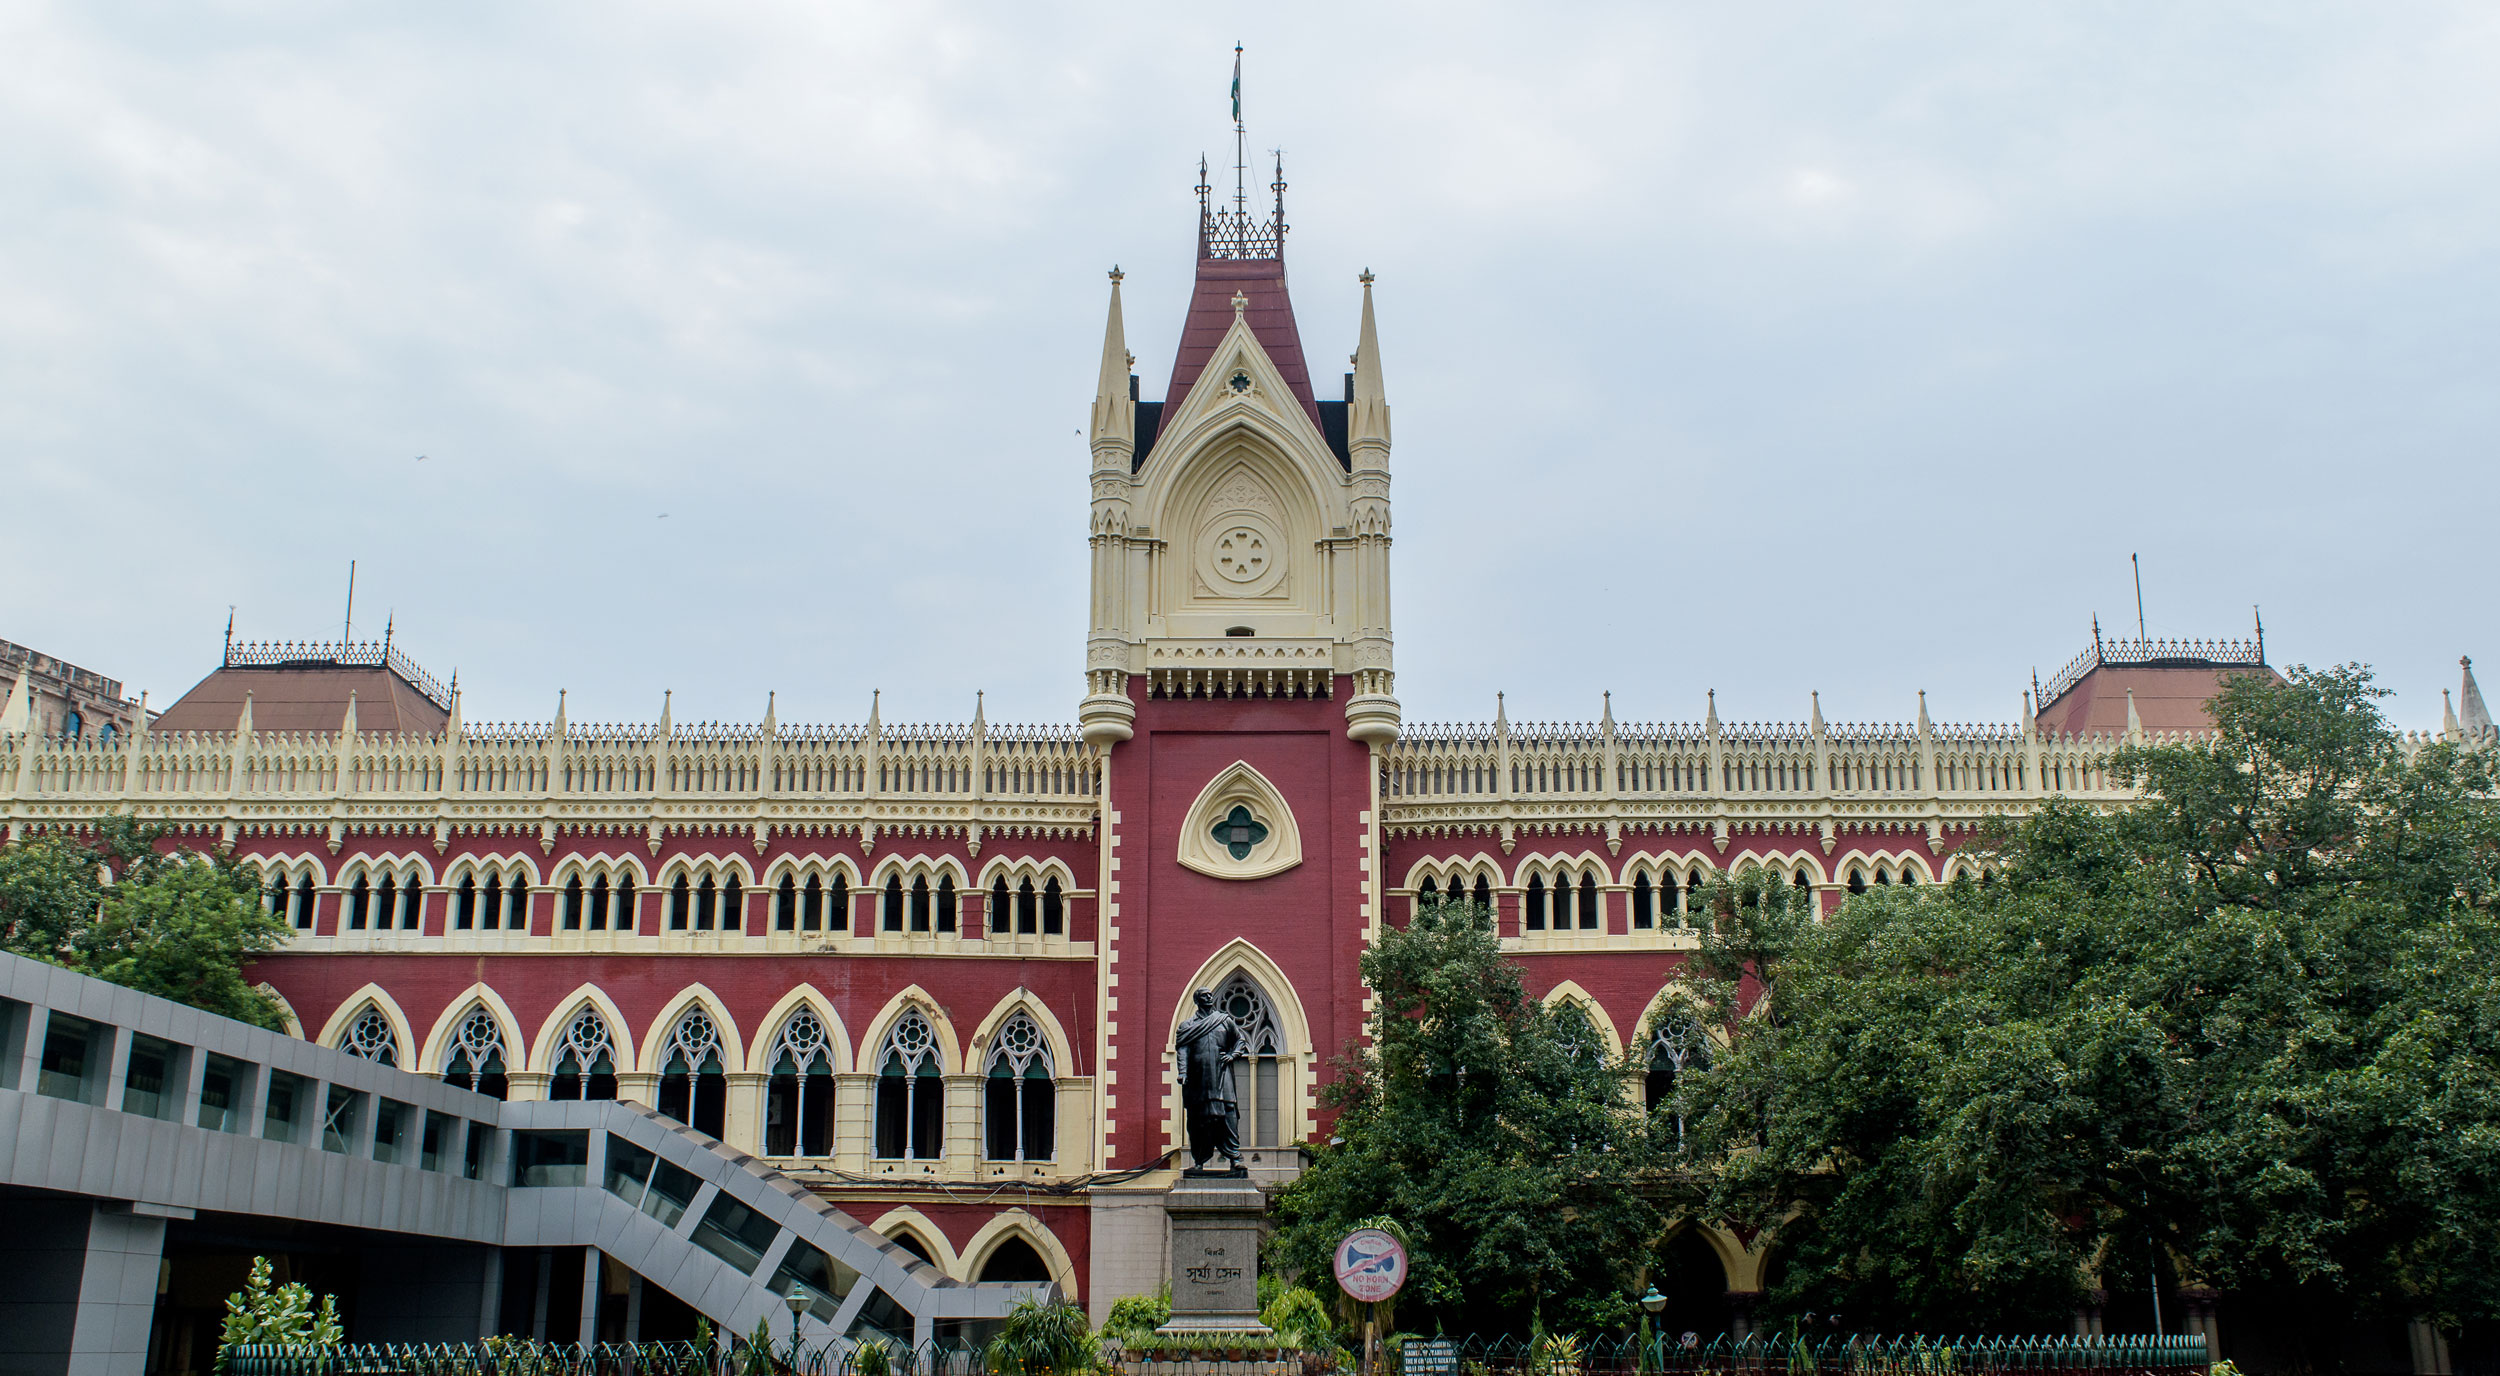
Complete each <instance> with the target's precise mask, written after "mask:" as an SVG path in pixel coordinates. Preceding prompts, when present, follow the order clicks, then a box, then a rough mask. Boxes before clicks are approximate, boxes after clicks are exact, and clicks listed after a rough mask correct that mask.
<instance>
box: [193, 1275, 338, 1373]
mask: <svg viewBox="0 0 2500 1376" xmlns="http://www.w3.org/2000/svg"><path fill="white" fill-rule="evenodd" d="M273 1279H274V1276H273V1275H272V1273H271V1270H270V1266H269V1258H267V1257H254V1258H252V1270H251V1274H250V1275H249V1276H248V1277H247V1278H246V1279H245V1280H244V1283H243V1288H242V1289H240V1290H237V1291H236V1292H234V1294H232V1295H230V1296H228V1297H227V1299H226V1322H225V1328H224V1330H223V1331H222V1332H220V1333H219V1335H218V1343H217V1370H219V1371H224V1370H225V1369H226V1350H227V1349H228V1348H231V1347H236V1346H240V1345H242V1344H245V1343H275V1344H278V1345H281V1346H285V1347H299V1348H300V1347H315V1348H321V1347H336V1346H338V1344H339V1342H340V1340H341V1339H342V1338H343V1337H344V1336H345V1332H346V1330H345V1329H344V1328H342V1327H341V1326H340V1324H339V1307H338V1300H337V1298H336V1297H335V1296H331V1295H324V1296H322V1297H321V1303H320V1304H319V1305H318V1306H316V1305H315V1304H314V1303H313V1296H312V1290H311V1288H310V1287H309V1286H307V1285H305V1284H304V1283H303V1282H302V1281H291V1282H289V1283H287V1284H285V1285H273V1284H271V1281H272V1280H273Z"/></svg>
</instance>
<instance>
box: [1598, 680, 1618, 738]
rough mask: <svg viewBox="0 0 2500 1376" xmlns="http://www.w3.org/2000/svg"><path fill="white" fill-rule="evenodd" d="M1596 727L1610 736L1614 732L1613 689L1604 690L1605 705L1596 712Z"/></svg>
mask: <svg viewBox="0 0 2500 1376" xmlns="http://www.w3.org/2000/svg"><path fill="white" fill-rule="evenodd" d="M1597 725H1598V729H1599V730H1601V731H1604V732H1605V733H1606V734H1607V735H1609V736H1611V735H1613V734H1614V733H1615V690H1614V689H1612V688H1609V689H1607V690H1606V705H1605V706H1604V707H1601V708H1599V709H1598V712H1597Z"/></svg>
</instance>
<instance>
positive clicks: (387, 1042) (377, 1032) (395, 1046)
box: [339, 1003, 399, 1067]
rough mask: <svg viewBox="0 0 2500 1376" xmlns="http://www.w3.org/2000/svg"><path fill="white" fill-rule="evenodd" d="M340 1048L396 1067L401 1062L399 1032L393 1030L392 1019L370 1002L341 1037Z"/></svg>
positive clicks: (354, 1054) (351, 1054) (348, 1052)
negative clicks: (384, 1015) (383, 1014)
mask: <svg viewBox="0 0 2500 1376" xmlns="http://www.w3.org/2000/svg"><path fill="white" fill-rule="evenodd" d="M339 1050H341V1051H344V1052H346V1053H347V1054H348V1055H350V1056H362V1057H364V1058H365V1059H366V1060H368V1061H373V1062H376V1063H378V1064H381V1065H387V1066H393V1067H396V1066H397V1065H398V1064H399V1034H397V1033H395V1032H393V1031H392V1030H391V1020H390V1019H388V1018H386V1017H383V1016H382V1010H381V1009H379V1008H376V1007H374V1006H373V1005H372V1004H369V1003H368V1004H366V1005H365V1007H364V1011H363V1012H361V1013H358V1014H357V1015H356V1018H355V1021H353V1022H350V1023H349V1024H348V1025H347V1031H346V1032H345V1033H344V1034H342V1035H341V1036H340V1037H339Z"/></svg>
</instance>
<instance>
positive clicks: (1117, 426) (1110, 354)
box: [1093, 267, 1137, 460]
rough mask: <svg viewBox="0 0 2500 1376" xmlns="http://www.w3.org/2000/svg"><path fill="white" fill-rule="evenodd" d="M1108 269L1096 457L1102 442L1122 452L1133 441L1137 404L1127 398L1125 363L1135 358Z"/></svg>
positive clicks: (1116, 274)
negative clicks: (1108, 312) (1108, 299)
mask: <svg viewBox="0 0 2500 1376" xmlns="http://www.w3.org/2000/svg"><path fill="white" fill-rule="evenodd" d="M1123 275H1124V274H1122V273H1121V271H1120V270H1119V269H1118V268H1116V267H1115V268H1113V269H1112V270H1111V315H1110V318H1109V319H1108V320H1107V321H1106V322H1105V323H1104V325H1103V328H1102V375H1101V377H1100V378H1099V379H1098V380H1097V381H1096V383H1095V384H1094V429H1093V443H1094V452H1095V455H1096V457H1097V459H1098V460H1099V459H1100V457H1101V456H1102V447H1103V446H1104V445H1106V444H1110V445H1117V446H1119V448H1120V450H1121V452H1122V453H1123V454H1126V453H1127V452H1128V451H1129V450H1131V449H1133V448H1134V447H1135V446H1136V443H1137V403H1136V402H1135V401H1133V400H1131V399H1130V397H1129V371H1128V370H1129V366H1130V365H1131V364H1133V363H1135V362H1136V361H1137V360H1136V358H1135V357H1134V356H1132V355H1131V354H1130V353H1129V351H1128V331H1127V328H1126V327H1125V326H1124V325H1122V324H1121V321H1120V279H1121V277H1122V276H1123Z"/></svg>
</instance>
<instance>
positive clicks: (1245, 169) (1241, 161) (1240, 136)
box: [1233, 41, 1250, 218]
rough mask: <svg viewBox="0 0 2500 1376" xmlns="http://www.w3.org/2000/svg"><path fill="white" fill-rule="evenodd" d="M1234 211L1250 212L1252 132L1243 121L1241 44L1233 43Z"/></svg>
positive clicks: (1243, 213) (1240, 212) (1245, 213)
mask: <svg viewBox="0 0 2500 1376" xmlns="http://www.w3.org/2000/svg"><path fill="white" fill-rule="evenodd" d="M1233 213H1234V214H1235V215H1239V216H1243V217H1245V218H1246V217H1247V216H1248V215H1249V213H1250V133H1249V129H1248V127H1247V126H1246V125H1244V124H1243V123H1242V122H1241V44H1240V43H1239V42H1238V41H1236V42H1235V43H1234V44H1233Z"/></svg>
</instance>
